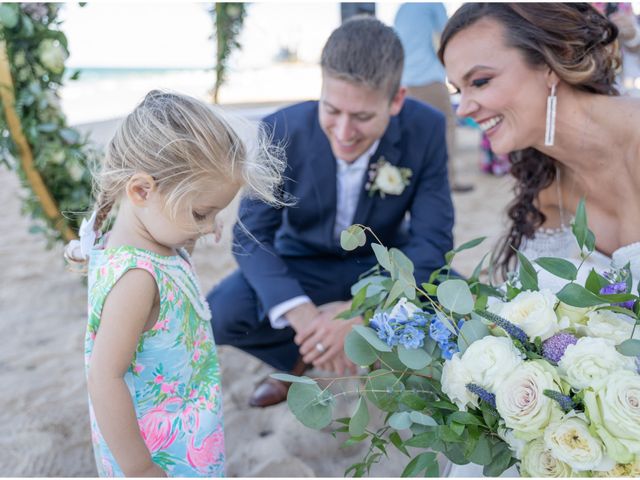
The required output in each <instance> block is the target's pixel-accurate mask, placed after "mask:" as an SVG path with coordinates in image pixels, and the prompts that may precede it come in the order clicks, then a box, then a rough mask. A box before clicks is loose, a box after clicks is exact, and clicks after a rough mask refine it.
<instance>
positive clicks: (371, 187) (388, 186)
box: [365, 157, 413, 198]
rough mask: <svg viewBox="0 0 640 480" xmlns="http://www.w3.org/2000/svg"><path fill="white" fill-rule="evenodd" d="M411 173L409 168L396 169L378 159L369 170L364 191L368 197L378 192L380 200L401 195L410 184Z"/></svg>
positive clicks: (381, 158)
mask: <svg viewBox="0 0 640 480" xmlns="http://www.w3.org/2000/svg"><path fill="white" fill-rule="evenodd" d="M412 173H413V172H412V171H411V169H410V168H400V167H396V166H395V165H391V164H390V163H389V162H387V161H386V160H385V158H384V157H380V158H379V159H378V161H377V162H376V163H374V164H372V165H371V168H370V169H369V181H368V182H367V184H366V185H365V189H366V190H368V191H369V195H373V194H374V193H375V192H380V196H381V197H382V198H384V197H385V195H402V192H404V189H405V188H406V187H407V186H408V185H409V183H410V182H409V179H410V178H411V175H412Z"/></svg>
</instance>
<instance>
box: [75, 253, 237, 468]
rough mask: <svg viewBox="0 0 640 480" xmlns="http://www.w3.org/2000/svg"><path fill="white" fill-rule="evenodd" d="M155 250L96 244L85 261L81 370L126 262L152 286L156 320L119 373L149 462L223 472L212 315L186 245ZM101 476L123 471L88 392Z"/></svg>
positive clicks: (97, 463)
mask: <svg viewBox="0 0 640 480" xmlns="http://www.w3.org/2000/svg"><path fill="white" fill-rule="evenodd" d="M180 253H181V254H180V255H176V256H162V255H158V254H155V253H153V252H150V251H147V250H142V249H137V248H133V247H128V246H124V247H117V248H109V249H106V250H105V249H100V248H95V249H94V250H93V251H92V253H91V258H90V263H89V323H88V327H87V332H86V337H85V365H86V371H87V372H88V365H89V360H90V358H91V352H92V350H93V345H94V340H95V337H96V333H97V332H98V329H99V328H100V314H101V311H102V307H103V305H104V302H105V299H106V297H107V295H108V294H109V292H110V290H111V288H112V287H113V286H114V285H115V283H116V282H117V281H118V280H119V279H120V278H121V277H122V275H123V274H124V273H125V272H127V271H128V270H130V269H132V268H139V269H142V270H145V271H147V272H149V274H151V275H152V276H153V278H154V279H155V281H156V284H157V286H158V291H159V294H160V313H159V315H158V321H157V322H156V324H155V325H154V326H153V328H151V329H150V330H148V331H146V332H144V333H143V334H142V336H141V337H140V341H139V343H138V348H137V350H136V354H135V357H134V359H133V361H132V362H131V365H130V367H129V370H128V371H127V373H126V374H125V376H124V380H125V383H126V385H127V387H128V389H129V392H130V393H131V398H132V400H133V404H134V407H135V410H136V416H137V418H138V425H139V426H140V432H141V434H142V438H143V439H144V442H145V444H146V445H147V447H148V448H149V451H150V452H151V456H152V458H153V461H154V462H156V463H157V464H158V465H160V467H162V468H163V469H164V470H165V471H166V472H167V474H168V475H170V476H180V477H193V476H207V477H210V476H223V475H224V435H223V429H222V394H221V391H220V371H219V364H218V356H217V353H216V347H215V344H214V341H213V334H212V331H211V324H210V322H209V320H210V319H211V314H210V312H209V308H208V305H207V303H206V301H205V300H204V298H203V297H202V294H201V293H200V289H199V286H198V282H197V279H196V275H195V272H194V270H193V267H192V265H191V263H190V261H189V257H188V255H187V253H186V252H184V251H181V252H180ZM89 411H90V419H91V430H92V441H93V448H94V452H95V457H96V465H97V467H98V473H99V475H100V476H124V474H123V472H122V470H121V469H120V467H119V466H118V464H117V462H116V461H115V459H114V457H113V455H112V453H111V451H110V450H109V447H108V446H107V444H106V442H105V441H104V439H103V437H102V435H101V433H100V429H99V428H98V424H97V422H96V419H95V415H94V412H93V407H92V405H91V400H90V399H89Z"/></svg>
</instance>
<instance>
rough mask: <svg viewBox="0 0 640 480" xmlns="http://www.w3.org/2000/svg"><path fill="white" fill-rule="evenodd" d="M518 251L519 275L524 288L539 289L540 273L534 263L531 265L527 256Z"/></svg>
mask: <svg viewBox="0 0 640 480" xmlns="http://www.w3.org/2000/svg"><path fill="white" fill-rule="evenodd" d="M516 253H517V255H518V261H519V262H520V269H519V271H518V275H519V277H520V283H522V288H523V289H524V290H538V273H537V272H536V269H535V268H533V265H531V262H530V261H529V259H528V258H527V257H525V256H524V255H523V254H522V253H520V252H519V251H517V252H516Z"/></svg>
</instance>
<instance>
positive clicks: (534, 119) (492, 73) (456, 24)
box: [438, 3, 640, 476]
mask: <svg viewBox="0 0 640 480" xmlns="http://www.w3.org/2000/svg"><path fill="white" fill-rule="evenodd" d="M617 33H618V32H617V28H616V27H615V25H614V24H613V23H612V22H610V21H609V20H608V19H607V18H606V17H604V16H602V15H601V14H600V13H598V12H597V11H596V10H595V9H594V8H593V7H592V6H590V5H589V4H587V3H485V4H465V5H463V6H462V7H461V8H460V9H459V10H457V11H456V12H455V14H454V15H453V16H452V17H451V19H450V20H449V23H448V24H447V26H446V27H445V30H444V32H443V34H442V40H441V46H440V50H439V52H438V54H439V57H440V60H441V61H442V62H443V63H444V65H445V68H446V71H447V76H448V78H449V81H450V82H451V83H452V84H453V85H454V86H455V87H456V88H457V89H458V91H459V92H460V95H461V97H460V107H459V108H458V112H457V113H458V115H460V116H462V117H469V118H472V119H473V120H475V121H476V122H477V123H478V124H479V125H480V127H481V128H482V130H483V131H484V132H485V133H486V134H487V136H488V137H489V139H490V140H491V146H492V149H493V151H494V152H495V153H497V154H506V153H510V156H511V160H512V162H513V167H512V173H513V175H514V176H515V178H516V186H515V199H514V201H513V203H512V204H511V205H510V207H509V209H508V216H509V218H510V220H511V226H510V228H509V231H508V233H507V235H506V236H505V238H504V240H503V243H502V244H501V245H500V246H499V248H498V250H497V255H496V258H497V261H498V265H499V267H501V270H502V272H503V273H506V272H507V271H509V270H513V269H514V268H515V263H516V260H517V258H516V256H515V253H514V251H513V249H512V248H511V245H512V246H514V247H516V248H519V249H521V250H522V251H523V253H525V255H527V256H528V257H529V258H531V259H535V258H536V257H538V256H555V257H563V258H566V259H573V260H575V261H578V259H579V250H578V246H577V244H576V242H575V240H574V239H573V236H572V234H571V231H570V227H569V225H570V221H571V218H572V216H573V215H574V214H575V211H576V208H577V205H578V203H579V201H580V198H582V197H585V198H586V207H587V212H588V220H589V227H590V229H591V230H592V231H593V232H594V234H595V237H596V252H594V254H593V255H592V257H591V261H592V264H593V266H596V268H597V269H599V270H605V269H607V268H609V267H610V264H613V266H614V267H623V266H624V265H626V263H627V262H630V263H631V269H632V273H633V276H634V279H636V280H637V279H638V277H640V188H639V187H640V100H639V99H632V98H628V97H620V96H618V92H617V89H616V85H615V74H616V69H617V68H618V66H619V55H618V45H617V40H616V37H617ZM584 270H586V269H584ZM550 278H551V275H549V276H548V277H547V280H546V281H549V280H550ZM542 281H545V280H542V279H541V282H542ZM545 286H548V287H549V288H551V289H552V290H554V291H557V290H558V288H556V287H555V286H552V285H549V284H546V283H545ZM474 467H475V468H474ZM480 471H481V470H480V469H479V467H477V466H472V465H468V466H462V467H459V466H455V465H454V467H453V469H452V471H451V472H450V475H451V476H474V475H475V476H478V475H481V474H480ZM507 473H511V474H516V475H517V473H516V472H514V470H511V471H508V472H507Z"/></svg>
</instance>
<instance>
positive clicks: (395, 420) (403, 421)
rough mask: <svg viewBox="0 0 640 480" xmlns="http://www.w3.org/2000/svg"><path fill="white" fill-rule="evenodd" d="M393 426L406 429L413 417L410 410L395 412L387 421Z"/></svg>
mask: <svg viewBox="0 0 640 480" xmlns="http://www.w3.org/2000/svg"><path fill="white" fill-rule="evenodd" d="M387 423H388V424H389V426H390V427H391V428H395V429H396V430H406V429H407V428H409V427H410V426H411V423H412V422H411V418H410V414H409V412H395V413H394V414H392V415H391V416H390V417H389V420H388V421H387Z"/></svg>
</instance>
